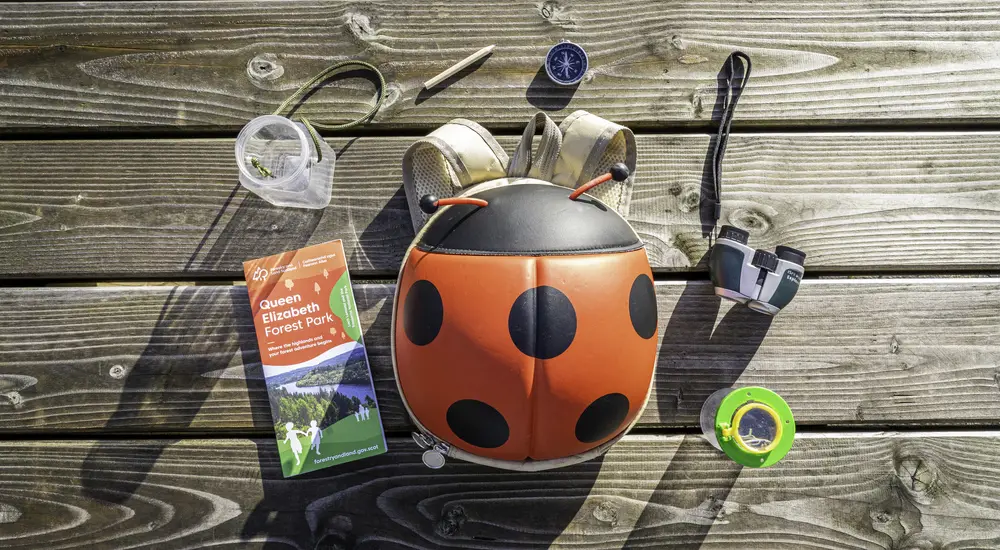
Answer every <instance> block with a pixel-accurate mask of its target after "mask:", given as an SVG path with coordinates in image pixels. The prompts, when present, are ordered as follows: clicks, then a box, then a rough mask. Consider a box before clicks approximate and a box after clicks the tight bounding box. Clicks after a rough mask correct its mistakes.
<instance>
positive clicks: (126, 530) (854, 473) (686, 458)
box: [0, 432, 1000, 550]
mask: <svg viewBox="0 0 1000 550" xmlns="http://www.w3.org/2000/svg"><path fill="white" fill-rule="evenodd" d="M389 449H390V452H389V454H388V455H382V456H380V457H375V458H371V459H366V460H364V461H361V462H355V463H353V464H348V465H344V466H341V467H337V468H333V469H330V470H326V471H323V472H316V473H314V474H310V475H307V476H304V477H302V478H292V479H287V480H284V479H281V473H280V470H279V468H278V462H277V453H276V451H275V447H274V443H273V441H250V440H244V439H224V440H211V439H210V440H198V439H185V440H180V441H176V442H170V441H161V440H150V441H143V442H124V441H100V442H88V441H73V442H64V441H49V442H32V441H23V442H21V441H19V442H11V443H5V444H4V446H3V447H2V448H0V519H2V521H0V540H2V541H3V543H4V547H5V548H38V547H45V548H51V549H53V550H56V549H63V548H71V547H72V548H77V547H82V546H86V547H88V548H125V547H137V546H144V547H145V546H148V547H156V548H164V549H172V548H195V547H199V548H200V547H205V546H209V545H211V546H212V547H213V548H248V547H249V548H261V547H263V546H265V545H266V544H267V545H269V546H268V547H271V545H273V546H279V545H280V546H282V547H288V548H355V549H358V550H368V549H375V548H378V549H403V548H409V549H412V548H420V549H432V548H433V549H437V548H470V549H471V548H483V549H485V548H548V547H555V548H569V547H573V548H580V547H584V548H594V549H605V548H606V549H611V548H622V547H627V548H705V549H722V548H732V547H734V545H735V546H737V547H741V548H749V547H753V548H775V549H795V550H801V549H807V548H808V549H813V548H815V549H820V548H823V549H830V548H837V549H840V548H844V549H848V548H849V549H889V548H994V547H996V546H997V545H998V544H1000V512H997V506H996V502H997V501H998V500H1000V489H998V487H1000V483H998V480H1000V458H998V457H1000V435H998V433H997V432H983V433H975V434H968V433H947V432H945V433H937V432H933V433H911V434H893V433H887V434H876V433H872V434H837V433H819V434H800V435H799V437H798V438H797V441H796V443H795V447H794V448H793V449H792V451H791V453H790V454H789V455H788V457H786V459H785V460H783V461H782V462H780V463H779V464H777V465H776V466H774V467H772V468H768V469H762V470H754V469H749V468H747V469H740V468H739V467H736V466H734V465H733V463H731V462H728V461H727V460H726V459H724V458H723V457H722V456H721V454H719V453H717V452H716V451H715V450H714V449H712V448H711V447H710V446H709V445H708V444H707V443H705V442H704V441H703V440H702V439H701V438H700V437H698V436H631V437H628V438H626V439H624V440H623V441H622V442H620V443H619V444H618V445H616V446H615V447H614V448H613V449H612V450H611V451H610V452H609V453H608V454H607V455H605V456H604V457H603V459H598V460H594V461H590V462H587V463H585V464H581V465H577V466H573V467H569V468H564V469H560V470H554V471H550V472H541V473H512V472H505V471H502V470H492V469H488V468H484V467H479V466H473V465H471V464H467V463H462V462H458V461H451V462H449V463H448V464H447V465H446V466H445V467H444V468H443V469H441V470H436V471H435V470H429V469H427V468H426V467H424V466H423V465H422V464H421V463H420V459H419V456H420V455H419V452H418V450H417V449H416V446H415V445H414V444H413V442H412V441H410V440H408V439H392V440H390V442H389Z"/></svg>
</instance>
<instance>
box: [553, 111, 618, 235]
mask: <svg viewBox="0 0 1000 550" xmlns="http://www.w3.org/2000/svg"><path fill="white" fill-rule="evenodd" d="M559 129H560V130H562V134H563V139H562V148H561V149H560V151H559V158H558V159H557V160H556V164H555V173H554V174H553V176H552V182H553V183H555V184H558V185H562V186H564V187H569V188H571V189H575V188H577V187H579V186H581V185H583V184H584V183H587V182H588V181H590V180H591V179H593V178H595V177H597V176H599V175H601V174H603V173H605V172H607V171H608V170H609V169H610V168H611V166H612V165H613V164H615V163H618V162H623V163H625V165H626V166H628V169H629V173H630V174H631V175H630V176H629V178H628V179H627V180H625V181H623V182H620V183H619V182H615V181H609V182H607V183H605V184H603V185H600V186H598V187H595V188H594V189H592V190H591V191H588V193H590V194H591V195H594V196H595V197H597V198H598V199H599V200H600V201H601V202H603V203H604V204H607V205H608V206H610V207H612V208H614V209H615V210H616V211H617V212H618V213H619V214H621V215H622V216H627V215H628V211H629V203H630V201H631V198H632V183H633V181H634V180H635V163H636V146H635V135H633V134H632V130H629V129H628V128H626V127H624V126H622V125H620V124H615V123H613V122H610V121H608V120H605V119H603V118H601V117H599V116H596V115H592V114H590V113H588V112H587V111H576V112H574V113H573V114H571V115H569V116H568V117H566V118H565V119H564V120H563V122H562V124H561V125H560V126H559Z"/></svg>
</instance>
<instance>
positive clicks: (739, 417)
mask: <svg viewBox="0 0 1000 550" xmlns="http://www.w3.org/2000/svg"><path fill="white" fill-rule="evenodd" d="M700 423H701V431H702V433H703V434H704V436H705V439H707V440H708V442H709V443H711V444H712V446H713V447H715V448H716V449H718V450H720V451H722V452H724V453H725V454H726V456H728V457H729V458H731V459H732V460H734V461H735V462H738V463H740V464H742V465H744V466H749V467H751V468H763V467H767V466H771V465H773V464H775V463H777V462H778V461H779V460H781V459H782V458H784V457H785V455H786V454H788V451H789V450H791V448H792V442H793V441H794V439H795V419H794V418H793V417H792V411H791V409H789V408H788V404H786V403H785V400H784V399H782V398H781V397H780V396H779V395H778V394H776V393H774V392H772V391H771V390H768V389H766V388H760V387H744V388H723V389H721V390H718V391H716V392H715V393H713V394H712V395H710V396H708V399H707V400H706V401H705V404H704V405H702V408H701V419H700Z"/></svg>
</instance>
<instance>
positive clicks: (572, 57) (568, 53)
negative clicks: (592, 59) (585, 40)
mask: <svg viewBox="0 0 1000 550" xmlns="http://www.w3.org/2000/svg"><path fill="white" fill-rule="evenodd" d="M587 66H588V62H587V52H585V51H583V48H581V47H580V46H577V45H576V44H574V43H572V42H560V43H558V44H556V45H555V46H552V49H550V50H549V53H548V54H547V55H546V56H545V72H546V73H547V74H548V75H549V79H550V80H552V82H555V83H556V84H561V85H563V86H571V85H573V84H576V83H578V82H580V81H581V80H583V75H584V74H586V73H587Z"/></svg>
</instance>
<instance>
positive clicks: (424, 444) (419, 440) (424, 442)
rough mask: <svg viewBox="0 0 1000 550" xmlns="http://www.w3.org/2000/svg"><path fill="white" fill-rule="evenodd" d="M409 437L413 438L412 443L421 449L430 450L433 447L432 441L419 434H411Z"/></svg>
mask: <svg viewBox="0 0 1000 550" xmlns="http://www.w3.org/2000/svg"><path fill="white" fill-rule="evenodd" d="M410 436H411V437H413V442H414V443H416V444H417V446H418V447H420V448H421V449H430V448H431V447H433V446H434V440H433V439H431V438H430V437H428V436H426V435H424V434H422V433H420V432H413V433H411V434H410Z"/></svg>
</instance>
